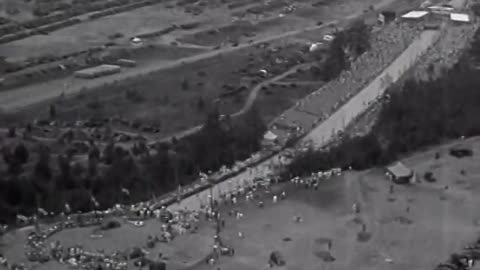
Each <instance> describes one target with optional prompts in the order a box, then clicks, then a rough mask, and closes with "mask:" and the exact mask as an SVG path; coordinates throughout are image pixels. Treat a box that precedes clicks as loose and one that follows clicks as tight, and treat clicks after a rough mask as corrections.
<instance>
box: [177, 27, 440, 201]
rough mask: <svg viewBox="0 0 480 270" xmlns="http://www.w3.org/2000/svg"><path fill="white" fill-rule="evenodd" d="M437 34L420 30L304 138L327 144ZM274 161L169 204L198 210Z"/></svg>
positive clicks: (263, 172) (276, 160)
mask: <svg viewBox="0 0 480 270" xmlns="http://www.w3.org/2000/svg"><path fill="white" fill-rule="evenodd" d="M440 33H441V32H440V31H433V30H429V31H424V32H422V33H421V35H420V36H419V37H418V38H417V39H416V40H414V41H413V42H412V43H411V44H410V46H409V47H408V48H407V49H406V50H405V51H404V52H403V53H402V54H401V55H400V56H399V57H397V58H396V59H395V60H394V61H393V62H392V63H391V64H390V65H389V66H388V67H387V68H386V69H385V70H384V71H383V72H382V73H380V75H378V76H377V77H376V78H375V79H374V80H372V81H371V82H370V83H369V84H368V85H367V86H366V87H365V88H363V89H362V90H361V91H360V92H359V93H358V94H357V95H355V96H354V97H352V98H351V99H350V100H349V101H348V102H347V103H346V104H344V105H343V106H342V107H340V108H339V109H338V110H337V112H335V113H334V114H333V115H331V116H330V117H329V118H328V119H326V120H325V121H323V122H322V123H320V124H319V125H318V126H317V127H316V128H314V129H313V130H312V131H311V132H310V133H309V134H308V135H307V136H306V137H305V138H304V139H303V141H304V142H307V141H311V142H312V143H313V145H314V146H316V147H321V146H323V145H326V144H327V143H328V142H329V141H330V140H331V139H332V138H333V136H334V134H335V132H337V131H340V130H343V129H344V128H345V127H346V126H347V125H348V124H349V123H351V122H352V121H353V120H354V119H355V118H356V117H357V116H358V115H360V114H361V113H362V112H364V111H365V110H366V109H368V107H369V106H370V104H371V103H373V102H374V101H375V100H376V99H377V98H378V97H380V96H381V95H382V94H383V93H384V92H385V91H386V89H387V88H388V86H389V83H393V82H396V81H397V80H398V79H399V78H400V77H401V76H402V75H403V74H404V73H405V72H406V71H407V70H408V69H409V68H411V67H412V66H413V65H414V64H415V62H416V61H417V60H418V59H419V57H420V56H421V55H423V54H424V53H425V52H426V51H427V49H428V48H429V47H430V46H431V45H432V44H434V43H435V41H436V40H437V39H438V38H439V37H440ZM386 77H389V80H388V81H389V83H385V78H386ZM277 164H280V154H278V155H275V156H274V157H272V158H270V159H268V160H266V161H264V162H262V163H261V164H259V165H258V166H256V167H255V168H253V169H252V170H249V171H246V172H243V173H240V174H238V175H237V176H235V177H232V178H231V179H229V180H228V181H224V182H221V183H218V184H217V185H215V186H214V187H213V188H212V189H208V190H205V191H202V192H199V193H197V194H194V195H192V196H190V197H188V198H185V199H184V200H182V201H181V202H180V203H177V204H174V205H172V206H170V208H171V209H173V210H178V209H184V208H187V209H190V210H200V205H201V204H207V203H208V200H209V199H208V196H209V195H210V194H212V195H213V197H214V198H218V197H219V195H220V194H221V193H225V192H229V191H233V190H234V189H236V188H237V187H239V186H244V185H245V183H246V181H251V179H252V178H253V177H266V176H267V175H268V174H269V173H271V172H272V171H271V169H270V168H271V166H272V165H277Z"/></svg>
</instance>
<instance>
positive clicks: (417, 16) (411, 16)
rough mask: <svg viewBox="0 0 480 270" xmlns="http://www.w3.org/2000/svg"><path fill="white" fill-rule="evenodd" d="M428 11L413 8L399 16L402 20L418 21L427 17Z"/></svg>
mask: <svg viewBox="0 0 480 270" xmlns="http://www.w3.org/2000/svg"><path fill="white" fill-rule="evenodd" d="M428 13H429V12H428V11H424V10H413V11H410V12H408V13H406V14H403V15H402V16H401V18H402V20H403V21H411V22H419V21H424V20H425V19H426V18H427V15H428Z"/></svg>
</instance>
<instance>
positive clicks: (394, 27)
mask: <svg viewBox="0 0 480 270" xmlns="http://www.w3.org/2000/svg"><path fill="white" fill-rule="evenodd" d="M421 31H422V30H421V26H420V25H416V24H411V23H404V22H400V21H395V22H392V23H390V24H387V25H384V26H382V27H381V28H379V29H377V30H375V31H373V33H372V37H371V40H370V44H371V46H370V47H371V48H370V50H368V51H367V52H365V53H364V54H362V55H360V56H359V57H358V58H356V59H355V60H353V61H352V62H351V63H350V68H349V69H346V70H344V71H342V72H341V73H340V75H339V76H338V77H337V78H336V79H334V80H332V81H330V82H328V83H327V84H325V85H324V86H322V88H320V89H319V90H317V91H315V92H313V93H312V94H310V95H309V96H307V97H306V98H304V99H303V100H301V101H299V102H297V104H296V105H295V106H294V107H292V108H290V109H289V110H288V111H286V112H285V113H284V114H282V115H281V116H280V117H279V118H277V119H276V120H274V121H273V125H274V129H275V126H276V127H278V126H294V127H295V128H296V129H297V130H301V131H302V132H306V131H308V130H310V129H311V128H312V127H313V126H315V125H316V124H317V123H318V122H319V121H322V120H324V119H326V118H327V117H328V115H330V114H332V113H333V112H334V111H336V109H338V107H339V106H341V105H342V104H343V103H345V102H346V101H348V99H349V98H350V97H352V96H353V95H354V94H356V93H357V92H358V91H359V90H361V89H362V88H363V87H364V86H366V84H367V83H369V82H370V81H371V80H372V79H373V78H374V77H375V76H377V75H378V74H379V73H380V72H381V71H382V70H384V69H385V67H386V66H387V65H389V64H390V63H391V62H392V61H393V60H394V59H395V58H396V57H398V56H399V55H400V54H401V53H402V52H403V51H404V50H405V49H406V48H407V47H408V46H409V44H411V42H412V41H413V40H414V39H415V37H417V36H418V35H419V34H420V32H421ZM326 93H328V94H329V96H332V95H333V98H334V99H335V100H337V102H335V103H334V104H332V100H331V98H329V99H328V100H327V99H325V95H326ZM332 105H333V106H332ZM302 112H303V113H304V115H305V116H306V117H307V114H308V115H315V116H316V120H310V121H302V123H301V124H300V123H299V122H300V121H295V120H293V121H292V120H291V119H295V118H297V119H298V114H299V113H302ZM293 115H295V117H290V119H289V116H293ZM308 118H310V119H314V118H312V117H311V116H308ZM279 133H280V132H279ZM287 134H288V133H287ZM287 139H288V138H284V139H283V141H285V140H287ZM279 141H282V139H279Z"/></svg>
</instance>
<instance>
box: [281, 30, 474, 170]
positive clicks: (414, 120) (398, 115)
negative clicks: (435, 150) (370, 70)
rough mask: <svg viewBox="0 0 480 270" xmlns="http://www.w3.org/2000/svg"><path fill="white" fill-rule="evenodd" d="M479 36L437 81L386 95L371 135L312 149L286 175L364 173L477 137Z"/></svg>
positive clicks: (411, 84) (395, 89) (411, 83)
mask: <svg viewBox="0 0 480 270" xmlns="http://www.w3.org/2000/svg"><path fill="white" fill-rule="evenodd" d="M478 48H480V32H477V33H476V34H475V38H474V41H473V44H471V48H470V49H469V50H466V51H465V52H464V53H463V55H462V56H461V57H460V59H459V61H458V62H457V64H455V65H454V66H453V67H452V68H451V69H448V70H445V71H444V74H443V75H442V76H441V77H440V78H437V79H434V80H430V81H422V82H418V81H415V80H413V79H409V80H407V81H406V82H405V83H404V84H403V85H401V86H392V87H391V89H389V90H388V93H389V94H390V98H389V100H388V102H386V103H384V104H383V106H382V109H381V111H380V113H379V116H378V119H377V121H376V123H375V124H374V126H373V128H372V130H371V131H370V132H369V133H368V134H367V135H365V136H362V137H353V138H352V137H347V138H344V139H343V140H342V141H341V142H340V143H339V144H337V145H335V146H332V147H330V148H329V149H328V150H324V151H322V150H311V151H308V152H307V153H305V154H304V155H302V156H300V157H299V158H298V159H296V160H295V161H294V162H293V163H292V164H291V165H290V166H289V167H288V168H287V170H286V176H287V175H306V174H310V173H312V172H316V171H319V170H325V169H329V168H332V167H342V168H347V167H349V166H352V167H353V168H354V169H366V168H369V167H372V166H376V165H384V164H387V163H389V162H392V161H394V160H396V159H398V158H400V157H401V156H403V155H405V154H408V153H411V152H412V151H416V150H418V149H421V148H423V147H427V146H431V145H435V144H438V143H441V142H444V141H445V140H449V139H457V138H459V137H461V136H465V137H469V136H476V135H480V117H478V115H480V92H479V91H478V85H480V76H479V75H480V70H478V68H476V67H475V63H478V60H480V50H479V49H478Z"/></svg>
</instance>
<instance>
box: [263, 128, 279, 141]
mask: <svg viewBox="0 0 480 270" xmlns="http://www.w3.org/2000/svg"><path fill="white" fill-rule="evenodd" d="M277 137H278V136H277V135H275V133H273V132H271V131H270V130H269V131H267V133H265V135H264V136H263V138H264V139H265V140H269V141H274V140H276V139H277Z"/></svg>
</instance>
